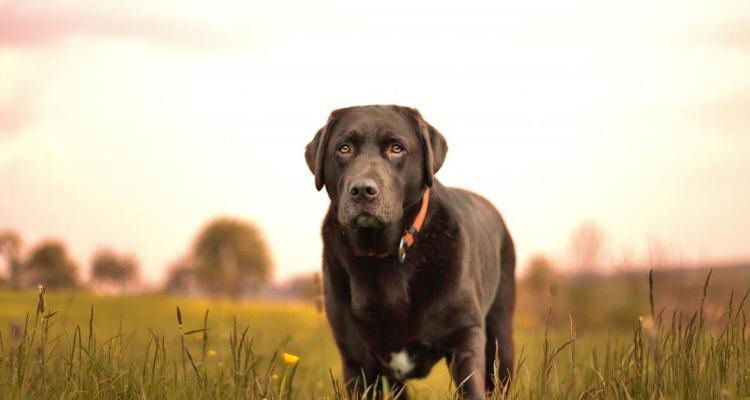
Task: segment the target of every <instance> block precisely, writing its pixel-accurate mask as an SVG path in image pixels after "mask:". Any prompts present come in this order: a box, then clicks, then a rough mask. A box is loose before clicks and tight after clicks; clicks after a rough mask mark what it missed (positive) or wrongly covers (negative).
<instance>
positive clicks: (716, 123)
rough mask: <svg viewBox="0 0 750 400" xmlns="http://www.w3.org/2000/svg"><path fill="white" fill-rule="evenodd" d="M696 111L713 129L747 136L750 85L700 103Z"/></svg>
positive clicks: (704, 122)
mask: <svg viewBox="0 0 750 400" xmlns="http://www.w3.org/2000/svg"><path fill="white" fill-rule="evenodd" d="M694 111H696V114H695V115H697V117H698V118H699V120H700V121H701V122H702V123H703V124H705V125H707V127H708V128H709V129H710V130H711V131H718V132H720V133H723V134H725V135H730V136H740V137H747V133H748V132H750V87H746V88H744V90H736V91H734V92H731V93H728V94H726V95H725V96H723V97H720V98H717V99H715V100H713V101H711V102H709V103H704V104H702V105H699V106H697V107H695V109H694Z"/></svg>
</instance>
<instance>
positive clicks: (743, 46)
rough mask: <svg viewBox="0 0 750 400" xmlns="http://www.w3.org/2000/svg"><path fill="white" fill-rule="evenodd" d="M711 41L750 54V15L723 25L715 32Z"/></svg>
mask: <svg viewBox="0 0 750 400" xmlns="http://www.w3.org/2000/svg"><path fill="white" fill-rule="evenodd" d="M711 39H712V40H711V41H713V42H717V43H719V44H720V45H723V46H727V47H730V48H733V49H737V50H741V51H745V52H750V15H744V16H743V17H742V18H737V19H735V20H733V21H728V22H726V23H724V24H722V26H721V27H720V28H716V29H715V30H714V33H713V34H712V35H711Z"/></svg>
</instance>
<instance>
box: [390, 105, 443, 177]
mask: <svg viewBox="0 0 750 400" xmlns="http://www.w3.org/2000/svg"><path fill="white" fill-rule="evenodd" d="M398 109H399V110H401V112H403V113H405V114H406V116H407V117H408V118H409V119H410V120H411V122H412V124H413V126H414V129H415V130H416V131H417V134H418V135H419V141H420V142H421V143H422V150H423V153H424V180H425V184H426V185H427V186H432V182H433V177H434V175H435V173H437V172H438V170H439V169H440V167H441V166H442V165H443V161H445V155H446V153H448V143H447V142H446V141H445V138H444V137H443V135H441V134H440V132H438V130H437V129H435V128H434V127H433V126H432V125H430V124H428V123H427V121H425V120H424V118H422V114H420V113H419V111H418V110H417V109H416V108H410V107H398Z"/></svg>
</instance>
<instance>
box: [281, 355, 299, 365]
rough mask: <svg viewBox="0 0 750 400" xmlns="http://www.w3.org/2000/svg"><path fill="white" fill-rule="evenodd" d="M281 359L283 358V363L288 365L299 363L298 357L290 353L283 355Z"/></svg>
mask: <svg viewBox="0 0 750 400" xmlns="http://www.w3.org/2000/svg"><path fill="white" fill-rule="evenodd" d="M283 358H284V363H286V364H288V365H294V364H297V362H298V361H299V357H298V356H295V355H294V354H291V353H284V355H283Z"/></svg>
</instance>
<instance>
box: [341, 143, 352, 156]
mask: <svg viewBox="0 0 750 400" xmlns="http://www.w3.org/2000/svg"><path fill="white" fill-rule="evenodd" d="M338 150H339V153H341V154H349V153H350V152H351V151H352V146H349V145H348V144H342V145H341V146H339V149H338Z"/></svg>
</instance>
